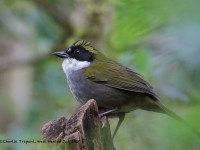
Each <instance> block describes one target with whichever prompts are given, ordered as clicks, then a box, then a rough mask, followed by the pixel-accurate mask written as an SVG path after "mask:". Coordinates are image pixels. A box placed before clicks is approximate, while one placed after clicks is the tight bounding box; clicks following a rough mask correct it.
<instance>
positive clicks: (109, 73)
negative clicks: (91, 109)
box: [53, 40, 200, 139]
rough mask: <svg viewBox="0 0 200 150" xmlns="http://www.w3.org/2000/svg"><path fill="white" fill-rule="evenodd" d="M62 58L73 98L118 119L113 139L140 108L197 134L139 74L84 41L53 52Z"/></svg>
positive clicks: (199, 134)
mask: <svg viewBox="0 0 200 150" xmlns="http://www.w3.org/2000/svg"><path fill="white" fill-rule="evenodd" d="M53 54H54V55H56V56H57V57H60V58H62V59H63V63H62V69H63V71H64V73H65V75H66V78H67V83H68V85H69V88H70V90H71V92H72V94H73V95H74V97H75V99H77V101H78V102H80V103H81V104H85V103H86V102H87V101H88V100H90V99H95V100H96V103H97V106H98V108H99V109H101V110H104V111H103V112H101V113H100V116H101V117H102V116H108V117H118V118H119V121H118V123H117V126H116V128H115V130H114V133H113V139H114V137H115V135H116V133H117V131H118V129H119V127H120V125H121V124H122V122H123V120H124V118H125V114H126V113H129V112H131V111H134V110H137V109H142V110H146V111H152V112H158V113H163V114H166V115H168V116H170V117H172V118H174V119H176V120H178V121H180V122H181V123H183V124H185V125H186V126H187V127H188V128H190V129H191V130H192V131H193V132H194V133H196V134H197V135H198V136H199V137H200V133H199V132H198V131H197V130H196V129H195V128H193V127H192V126H191V125H190V124H189V123H187V122H186V121H185V120H184V119H182V118H181V117H179V116H178V115H177V114H175V113H174V112H173V111H171V110H170V109H168V108H167V107H166V106H165V105H163V104H162V103H161V101H160V99H159V97H158V95H157V94H156V92H155V90H154V88H153V87H152V86H151V85H150V83H148V82H147V81H146V80H145V79H144V78H143V77H142V76H141V75H140V74H139V73H137V72H136V71H134V70H132V69H130V68H127V67H125V66H123V65H121V64H120V63H118V62H116V61H114V60H112V59H110V58H108V57H106V56H105V55H104V54H103V53H101V52H100V51H99V50H97V49H96V48H94V47H93V46H92V45H91V44H90V42H88V41H86V40H77V41H76V42H74V43H73V44H72V45H71V46H70V47H69V48H67V49H66V50H64V51H59V52H54V53H53Z"/></svg>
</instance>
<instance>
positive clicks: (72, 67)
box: [62, 58, 90, 77]
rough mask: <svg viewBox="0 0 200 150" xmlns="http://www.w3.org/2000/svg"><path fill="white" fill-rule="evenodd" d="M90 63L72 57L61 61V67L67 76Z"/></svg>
mask: <svg viewBox="0 0 200 150" xmlns="http://www.w3.org/2000/svg"><path fill="white" fill-rule="evenodd" d="M89 65H90V62H88V61H79V60H76V59H74V58H66V59H64V61H63V63H62V68H63V71H64V73H65V74H66V76H67V77H68V75H69V74H71V73H72V72H74V71H77V70H80V69H83V68H86V67H88V66H89Z"/></svg>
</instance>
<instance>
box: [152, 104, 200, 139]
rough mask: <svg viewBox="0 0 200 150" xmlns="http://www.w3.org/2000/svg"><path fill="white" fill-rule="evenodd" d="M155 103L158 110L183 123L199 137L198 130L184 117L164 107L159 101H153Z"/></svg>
mask: <svg viewBox="0 0 200 150" xmlns="http://www.w3.org/2000/svg"><path fill="white" fill-rule="evenodd" d="M155 103H156V105H157V106H158V107H159V109H160V110H159V112H161V113H164V114H167V115H168V116H170V117H172V118H174V119H175V120H178V121H179V122H180V123H182V124H184V125H185V126H186V127H187V128H189V129H190V130H191V131H193V132H194V133H195V134H196V135H197V136H198V137H200V132H199V131H198V130H197V129H195V128H194V127H192V126H191V125H190V124H189V123H188V122H186V121H185V120H184V119H182V118H181V117H179V116H178V115H177V114H175V113H174V112H173V111H171V110H169V109H168V108H167V107H165V106H164V105H163V104H161V103H160V102H158V101H157V102H155Z"/></svg>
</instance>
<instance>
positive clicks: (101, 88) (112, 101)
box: [67, 70, 144, 111]
mask: <svg viewBox="0 0 200 150" xmlns="http://www.w3.org/2000/svg"><path fill="white" fill-rule="evenodd" d="M67 80H68V84H69V87H70V90H71V92H72V93H73V95H74V96H75V98H76V99H77V100H78V101H79V102H80V103H82V104H84V103H85V102H87V101H88V100H89V99H95V100H96V101H97V105H98V106H99V107H103V108H108V109H112V108H115V107H118V108H120V107H121V106H123V107H124V109H125V110H126V111H127V110H128V111H131V110H133V109H137V108H138V103H140V102H141V100H142V99H143V98H144V97H143V96H140V94H138V93H133V92H129V91H122V90H118V89H114V88H110V87H108V86H105V85H103V84H99V83H95V82H92V81H90V80H88V79H86V78H84V76H83V72H82V70H77V71H74V72H73V73H71V74H69V75H68V77H67ZM133 98H134V100H131V99H133ZM129 107H130V108H129ZM121 109H123V108H121ZM129 109H130V110H129Z"/></svg>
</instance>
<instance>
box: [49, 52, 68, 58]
mask: <svg viewBox="0 0 200 150" xmlns="http://www.w3.org/2000/svg"><path fill="white" fill-rule="evenodd" d="M53 55H56V56H58V57H60V58H68V57H69V56H68V54H67V53H66V52H65V51H62V52H54V53H53Z"/></svg>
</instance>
